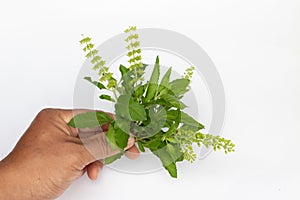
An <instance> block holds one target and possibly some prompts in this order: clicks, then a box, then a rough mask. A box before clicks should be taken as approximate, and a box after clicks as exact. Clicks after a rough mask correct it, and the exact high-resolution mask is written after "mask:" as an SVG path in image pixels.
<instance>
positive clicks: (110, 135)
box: [106, 123, 117, 150]
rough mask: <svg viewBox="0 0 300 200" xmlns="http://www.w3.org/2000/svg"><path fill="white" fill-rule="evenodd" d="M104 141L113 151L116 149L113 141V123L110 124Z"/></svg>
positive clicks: (114, 140)
mask: <svg viewBox="0 0 300 200" xmlns="http://www.w3.org/2000/svg"><path fill="white" fill-rule="evenodd" d="M106 141H107V143H108V144H109V146H110V148H111V149H112V150H115V149H116V147H117V143H116V139H115V129H114V123H110V125H109V127H108V130H107V133H106Z"/></svg>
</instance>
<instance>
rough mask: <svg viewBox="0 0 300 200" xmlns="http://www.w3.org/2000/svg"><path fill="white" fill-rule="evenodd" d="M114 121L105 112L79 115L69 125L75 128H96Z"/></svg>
mask: <svg viewBox="0 0 300 200" xmlns="http://www.w3.org/2000/svg"><path fill="white" fill-rule="evenodd" d="M111 121H112V118H111V117H110V116H109V115H108V114H106V113H104V112H99V111H97V112H86V113H82V114H78V115H76V116H75V117H73V119H71V120H70V122H69V123H68V125H69V126H71V127H73V128H95V127H98V126H102V125H104V124H107V123H109V122H111Z"/></svg>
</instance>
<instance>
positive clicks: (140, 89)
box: [134, 84, 147, 98]
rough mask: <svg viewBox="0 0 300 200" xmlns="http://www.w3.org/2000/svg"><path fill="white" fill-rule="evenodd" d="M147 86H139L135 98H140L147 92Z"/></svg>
mask: <svg viewBox="0 0 300 200" xmlns="http://www.w3.org/2000/svg"><path fill="white" fill-rule="evenodd" d="M146 88H147V84H144V85H141V86H138V88H137V89H136V90H135V91H134V96H135V97H137V98H140V97H141V96H142V95H143V94H144V93H145V91H146Z"/></svg>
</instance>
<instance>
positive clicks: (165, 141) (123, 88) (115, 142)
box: [69, 27, 234, 178]
mask: <svg viewBox="0 0 300 200" xmlns="http://www.w3.org/2000/svg"><path fill="white" fill-rule="evenodd" d="M125 33H126V34H127V36H128V37H127V38H126V39H125V41H126V42H127V44H128V46H127V47H126V48H127V50H128V53H127V56H128V63H129V64H127V66H125V65H122V64H121V65H120V66H119V71H120V73H121V78H120V80H117V79H116V78H114V75H113V73H112V72H111V71H110V70H109V68H108V67H107V65H106V63H105V61H104V60H103V59H102V57H101V56H99V55H98V53H99V52H98V50H97V49H96V48H95V46H94V44H92V43H91V38H89V37H83V39H82V40H81V41H80V43H81V44H82V45H83V46H84V48H83V51H84V52H86V58H87V59H89V60H90V62H91V64H92V65H93V69H94V70H95V71H96V72H97V73H98V75H99V79H98V80H92V78H90V77H85V79H86V80H87V81H89V82H90V83H92V84H93V85H95V86H96V87H97V88H98V89H99V90H101V91H102V94H101V95H100V96H99V99H101V100H106V101H110V102H112V103H113V104H114V107H115V116H116V117H115V119H112V118H111V117H110V116H108V115H107V114H106V113H104V112H96V113H95V112H90V113H84V114H79V115H76V116H75V117H74V118H73V119H72V120H71V121H70V122H69V126H72V127H75V128H94V127H97V126H101V125H104V124H107V123H109V128H108V131H107V133H106V139H107V142H108V143H109V145H110V146H111V148H113V149H116V148H118V149H120V153H119V154H117V155H114V156H111V157H108V158H106V159H105V163H106V164H109V163H112V162H114V161H115V160H117V159H119V158H120V157H121V156H122V155H123V154H124V153H125V152H124V148H125V147H126V146H127V142H128V138H129V136H130V135H132V136H134V138H135V141H136V143H137V145H138V147H139V149H140V151H141V152H145V150H146V149H149V150H150V151H151V152H152V153H153V154H154V155H156V156H157V157H158V158H159V159H160V160H161V162H162V165H163V166H164V168H165V169H166V170H167V171H168V172H169V174H170V175H171V176H172V177H175V178H176V177H177V168H176V163H177V162H181V161H183V160H187V161H189V162H193V161H195V159H196V156H197V155H196V154H195V152H194V149H193V145H194V144H197V145H198V146H199V147H200V146H202V145H204V146H205V147H206V148H210V147H212V148H213V149H214V150H220V149H223V150H224V151H225V153H226V154H227V153H228V152H233V151H234V144H233V143H232V142H231V141H230V140H227V139H224V138H221V137H220V136H213V135H210V134H204V133H202V132H201V130H202V129H204V126H203V125H202V124H201V123H199V122H198V121H197V120H195V119H194V118H193V117H191V116H190V115H189V114H188V113H186V112H184V111H183V110H184V109H185V108H186V107H187V105H185V104H184V103H183V102H182V97H183V96H184V94H185V93H186V92H188V91H189V85H190V83H191V79H192V76H193V70H194V67H189V68H187V69H186V70H185V73H184V74H183V76H182V77H181V78H179V79H175V80H171V79H170V76H171V73H172V68H169V69H168V70H167V72H166V73H165V74H163V75H162V77H161V78H160V76H161V75H160V64H159V57H158V56H157V57H156V61H155V64H154V66H153V69H152V74H151V76H150V79H149V80H147V81H145V80H144V74H145V69H146V67H149V66H148V65H146V64H144V63H143V62H142V56H141V49H140V42H139V35H138V34H137V33H136V27H129V28H128V29H126V30H125Z"/></svg>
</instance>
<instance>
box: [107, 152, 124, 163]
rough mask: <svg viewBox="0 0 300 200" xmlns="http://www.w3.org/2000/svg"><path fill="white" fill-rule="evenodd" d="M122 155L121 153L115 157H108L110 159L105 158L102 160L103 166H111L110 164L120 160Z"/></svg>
mask: <svg viewBox="0 0 300 200" xmlns="http://www.w3.org/2000/svg"><path fill="white" fill-rule="evenodd" d="M123 154H124V153H123V152H121V153H118V154H116V155H113V156H110V157H107V158H105V159H104V163H105V165H108V164H111V163H113V162H114V161H116V160H118V159H120V158H121V157H122V155H123Z"/></svg>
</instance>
